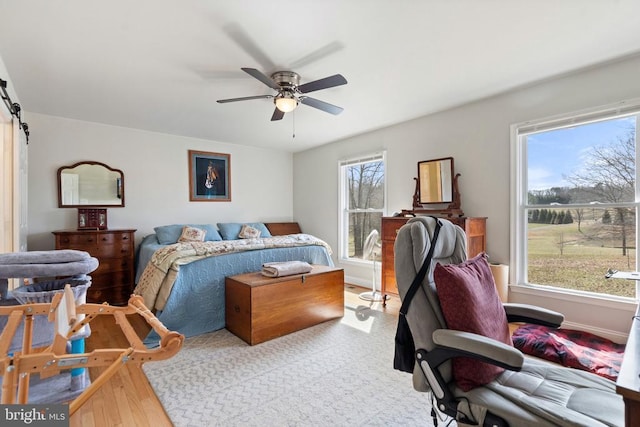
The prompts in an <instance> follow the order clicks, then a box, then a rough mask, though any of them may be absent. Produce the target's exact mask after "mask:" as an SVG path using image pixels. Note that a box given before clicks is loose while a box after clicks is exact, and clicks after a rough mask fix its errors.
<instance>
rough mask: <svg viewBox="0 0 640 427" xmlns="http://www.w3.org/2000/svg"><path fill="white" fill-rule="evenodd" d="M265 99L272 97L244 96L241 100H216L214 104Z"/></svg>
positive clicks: (271, 96)
mask: <svg viewBox="0 0 640 427" xmlns="http://www.w3.org/2000/svg"><path fill="white" fill-rule="evenodd" d="M265 98H273V95H257V96H245V97H242V98H229V99H218V100H217V101H216V102H218V103H219V104H225V103H227V102H237V101H248V100H250V99H265Z"/></svg>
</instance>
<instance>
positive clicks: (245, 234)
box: [238, 224, 260, 239]
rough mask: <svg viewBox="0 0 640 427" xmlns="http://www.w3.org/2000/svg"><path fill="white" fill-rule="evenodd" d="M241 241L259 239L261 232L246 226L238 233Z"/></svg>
mask: <svg viewBox="0 0 640 427" xmlns="http://www.w3.org/2000/svg"><path fill="white" fill-rule="evenodd" d="M238 237H239V238H240V239H257V238H258V237H260V230H258V229H257V228H253V227H252V226H250V225H248V224H244V225H243V226H242V228H241V229H240V233H238Z"/></svg>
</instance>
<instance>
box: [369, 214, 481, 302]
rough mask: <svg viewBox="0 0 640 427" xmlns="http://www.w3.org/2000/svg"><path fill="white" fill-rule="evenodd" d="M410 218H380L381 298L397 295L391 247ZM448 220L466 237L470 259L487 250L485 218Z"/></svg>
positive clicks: (453, 218) (455, 218)
mask: <svg viewBox="0 0 640 427" xmlns="http://www.w3.org/2000/svg"><path fill="white" fill-rule="evenodd" d="M410 219H411V217H383V218H382V288H381V292H382V295H383V296H386V295H389V294H393V295H398V286H397V285H396V271H395V267H394V253H393V245H394V243H395V241H396V235H397V234H398V230H399V229H400V227H402V226H403V225H405V224H406V223H407V221H409V220H410ZM443 219H448V220H449V221H451V222H453V223H454V224H456V225H458V226H460V227H462V229H463V230H464V232H465V234H466V235H467V256H468V257H469V258H472V257H474V256H476V255H478V254H479V253H481V252H484V251H486V249H487V238H486V231H487V218H484V217H478V218H469V217H452V218H443Z"/></svg>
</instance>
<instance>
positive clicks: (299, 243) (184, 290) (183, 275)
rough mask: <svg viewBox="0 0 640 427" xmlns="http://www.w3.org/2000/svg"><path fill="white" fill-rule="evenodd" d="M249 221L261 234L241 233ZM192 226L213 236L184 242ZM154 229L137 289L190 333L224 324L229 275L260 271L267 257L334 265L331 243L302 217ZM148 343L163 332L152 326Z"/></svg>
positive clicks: (143, 250) (142, 252) (163, 316)
mask: <svg viewBox="0 0 640 427" xmlns="http://www.w3.org/2000/svg"><path fill="white" fill-rule="evenodd" d="M245 225H246V226H247V227H249V228H253V229H254V230H255V229H257V230H259V231H260V233H259V234H260V236H259V237H254V238H239V237H238V235H239V234H240V232H241V231H242V228H241V227H243V226H245ZM186 228H190V229H196V230H204V231H205V236H208V237H206V239H205V240H204V241H200V240H198V241H193V242H190V241H186V242H178V240H180V236H181V232H182V231H183V230H185V229H186ZM154 230H155V233H154V234H151V235H148V236H146V237H145V238H144V239H143V240H142V242H141V244H140V246H139V248H138V252H137V257H136V259H137V267H136V284H137V286H136V289H135V291H134V293H136V294H139V295H142V296H143V297H144V299H145V305H147V307H149V308H150V309H152V310H154V311H155V315H156V317H157V318H158V319H159V320H160V321H161V322H162V323H163V324H164V325H165V326H166V327H167V328H168V329H169V330H173V331H178V332H180V333H182V334H184V335H185V336H187V337H190V336H194V335H200V334H203V333H206V332H211V331H215V330H218V329H222V328H224V326H225V313H224V310H225V308H224V307H225V294H224V290H225V278H226V277H228V276H233V275H236V274H242V273H248V272H252V271H260V269H261V268H262V264H264V263H266V262H279V261H293V260H300V261H306V262H308V263H310V264H320V265H328V266H333V261H332V259H331V248H330V247H329V246H328V245H327V244H326V243H325V242H323V241H322V240H320V239H318V238H316V237H314V236H311V235H309V234H304V233H299V231H300V229H299V227H298V225H297V223H267V224H262V223H250V224H239V223H218V224H217V227H216V226H215V225H211V224H204V225H202V224H201V225H193V224H173V225H170V226H162V227H156V228H155V229H154ZM270 230H273V231H274V234H273V235H272V234H271V231H270ZM292 231H293V233H292ZM296 231H297V232H296ZM145 344H146V345H148V346H157V345H158V336H157V335H155V334H154V333H153V332H151V333H150V335H149V336H148V337H147V338H146V339H145Z"/></svg>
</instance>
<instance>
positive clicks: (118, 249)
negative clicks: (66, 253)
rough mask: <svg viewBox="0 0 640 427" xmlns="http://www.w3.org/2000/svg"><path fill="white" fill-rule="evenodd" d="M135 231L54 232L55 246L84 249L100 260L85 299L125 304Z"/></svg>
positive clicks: (130, 282)
mask: <svg viewBox="0 0 640 427" xmlns="http://www.w3.org/2000/svg"><path fill="white" fill-rule="evenodd" d="M135 231H136V230H60V231H54V232H53V234H54V236H55V238H56V249H76V250H79V251H87V252H89V253H90V254H91V256H94V257H96V258H97V259H98V261H99V262H100V264H99V266H98V268H97V269H96V271H94V272H92V273H90V274H89V275H90V276H91V282H92V283H91V286H90V287H89V289H88V291H87V302H91V303H103V302H105V301H106V302H108V303H109V304H113V305H125V304H126V303H127V301H128V300H129V297H130V296H131V292H132V291H133V285H134V283H133V282H134V268H135V264H134V256H135V250H134V244H135V238H134V234H135Z"/></svg>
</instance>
